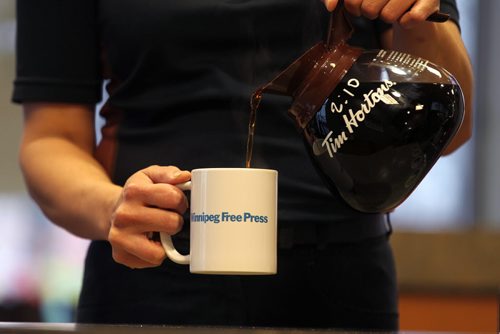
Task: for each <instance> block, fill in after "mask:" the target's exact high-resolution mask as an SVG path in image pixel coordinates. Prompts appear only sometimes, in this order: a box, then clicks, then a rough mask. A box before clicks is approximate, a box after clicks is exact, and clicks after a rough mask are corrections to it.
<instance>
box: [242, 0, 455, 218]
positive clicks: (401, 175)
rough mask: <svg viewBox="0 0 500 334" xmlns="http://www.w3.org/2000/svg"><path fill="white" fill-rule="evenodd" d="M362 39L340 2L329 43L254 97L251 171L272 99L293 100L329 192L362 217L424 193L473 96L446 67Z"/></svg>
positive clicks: (249, 153) (248, 161) (291, 110)
mask: <svg viewBox="0 0 500 334" xmlns="http://www.w3.org/2000/svg"><path fill="white" fill-rule="evenodd" d="M443 15H444V14H443ZM443 15H441V13H436V14H435V15H434V16H435V17H434V20H437V19H439V20H440V21H442V20H443V18H444V17H443ZM352 33H353V28H352V25H351V23H350V21H349V18H348V16H347V15H346V13H345V11H344V8H343V6H342V5H341V3H339V6H337V8H336V9H335V11H334V12H333V13H332V15H331V18H330V26H329V34H328V38H327V41H326V43H323V42H321V43H318V44H316V45H314V46H313V47H312V48H311V49H309V50H308V51H307V52H305V53H304V54H303V55H302V56H301V57H299V58H298V59H297V60H295V61H294V62H293V63H292V64H291V65H290V66H288V67H287V68H286V69H285V70H284V71H283V72H281V73H280V74H279V75H278V76H276V77H275V78H274V79H273V80H271V81H270V82H269V83H267V84H265V85H263V86H262V87H260V88H259V89H257V90H256V91H255V92H254V94H253V96H252V98H251V103H250V104H251V113H250V122H249V133H248V142H247V156H246V166H247V167H250V166H251V159H252V150H253V138H254V134H255V125H256V113H257V110H258V108H259V104H260V101H261V99H262V98H263V94H264V93H267V94H278V95H285V96H289V97H291V98H292V103H291V106H290V108H289V110H288V113H289V115H290V116H291V117H292V118H293V119H294V120H295V123H296V125H297V128H298V129H299V131H300V132H301V134H302V137H303V139H304V142H305V146H306V149H307V151H308V153H309V156H310V158H311V161H312V163H313V165H314V166H315V168H316V171H317V172H318V174H319V175H320V176H321V177H322V179H323V180H324V182H325V184H326V185H327V187H329V189H330V190H331V191H333V192H338V193H339V194H340V195H341V197H342V198H343V200H344V201H346V202H347V203H348V204H349V205H350V206H351V207H353V208H354V209H356V210H358V211H361V212H369V213H371V212H388V211H391V210H392V209H394V208H395V207H397V206H399V205H400V204H401V203H402V202H403V201H404V200H405V199H406V198H407V197H408V196H409V195H410V194H411V193H412V192H413V191H414V190H415V188H416V187H417V186H418V185H419V184H420V182H421V181H422V179H423V178H424V177H425V175H427V173H428V172H429V170H430V169H431V168H432V167H433V166H434V164H435V163H436V161H437V160H438V159H439V157H440V156H441V154H442V152H443V150H444V149H445V148H446V146H447V145H448V144H449V142H450V141H451V139H452V138H453V136H454V135H455V133H456V132H457V131H458V128H459V127H460V124H461V122H462V120H463V116H464V102H463V94H462V91H461V89H460V86H459V84H458V82H457V80H456V79H455V78H454V77H453V76H452V75H451V74H450V73H449V72H447V71H446V70H445V69H443V68H441V67H440V66H438V65H435V64H433V63H431V62H429V61H427V60H425V59H422V58H419V57H415V56H413V55H410V54H405V53H402V52H398V51H391V50H364V49H361V48H358V47H353V46H351V45H349V44H348V40H349V38H350V37H351V35H352Z"/></svg>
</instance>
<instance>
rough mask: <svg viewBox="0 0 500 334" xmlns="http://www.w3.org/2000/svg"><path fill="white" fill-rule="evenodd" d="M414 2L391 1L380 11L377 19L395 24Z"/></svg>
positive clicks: (409, 0)
mask: <svg viewBox="0 0 500 334" xmlns="http://www.w3.org/2000/svg"><path fill="white" fill-rule="evenodd" d="M415 1H416V0H392V1H389V2H387V4H386V5H385V6H384V8H382V10H381V11H380V15H379V18H380V19H381V20H383V21H385V22H387V23H397V22H398V21H399V20H400V18H401V17H402V16H403V15H404V14H405V13H406V12H407V11H408V9H409V8H411V6H412V5H413V4H414V3H415Z"/></svg>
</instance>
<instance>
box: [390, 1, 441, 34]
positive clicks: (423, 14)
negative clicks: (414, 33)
mask: <svg viewBox="0 0 500 334" xmlns="http://www.w3.org/2000/svg"><path fill="white" fill-rule="evenodd" d="M438 11H439V1H435V0H432V1H430V0H420V1H417V2H416V3H415V4H414V5H413V7H412V8H411V9H410V10H409V11H408V12H406V13H404V14H403V15H402V16H401V18H400V19H399V21H398V22H399V24H400V25H401V26H402V27H404V28H407V29H409V28H412V27H414V26H415V25H418V24H420V23H422V22H425V21H426V20H427V18H428V17H429V16H430V15H431V14H433V13H435V12H438Z"/></svg>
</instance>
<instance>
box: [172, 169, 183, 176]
mask: <svg viewBox="0 0 500 334" xmlns="http://www.w3.org/2000/svg"><path fill="white" fill-rule="evenodd" d="M181 174H182V171H180V170H179V171H177V172H175V173H174V177H179V176H180V175H181Z"/></svg>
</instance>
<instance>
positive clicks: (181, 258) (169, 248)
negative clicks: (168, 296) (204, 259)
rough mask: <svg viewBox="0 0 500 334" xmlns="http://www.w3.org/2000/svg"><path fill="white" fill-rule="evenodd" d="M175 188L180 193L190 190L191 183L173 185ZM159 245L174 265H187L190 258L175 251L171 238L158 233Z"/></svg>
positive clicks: (163, 233) (165, 234)
mask: <svg viewBox="0 0 500 334" xmlns="http://www.w3.org/2000/svg"><path fill="white" fill-rule="evenodd" d="M175 186H176V187H177V188H179V189H180V190H182V191H187V190H191V181H187V182H184V183H179V184H175ZM160 239H161V245H162V246H163V249H164V250H165V253H166V254H167V257H168V258H169V259H170V260H172V261H173V262H175V263H178V264H189V262H190V260H191V257H190V255H189V254H187V255H182V254H180V253H179V252H178V251H177V249H175V246H174V243H173V242H172V237H171V236H170V235H169V234H167V233H165V232H160Z"/></svg>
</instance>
